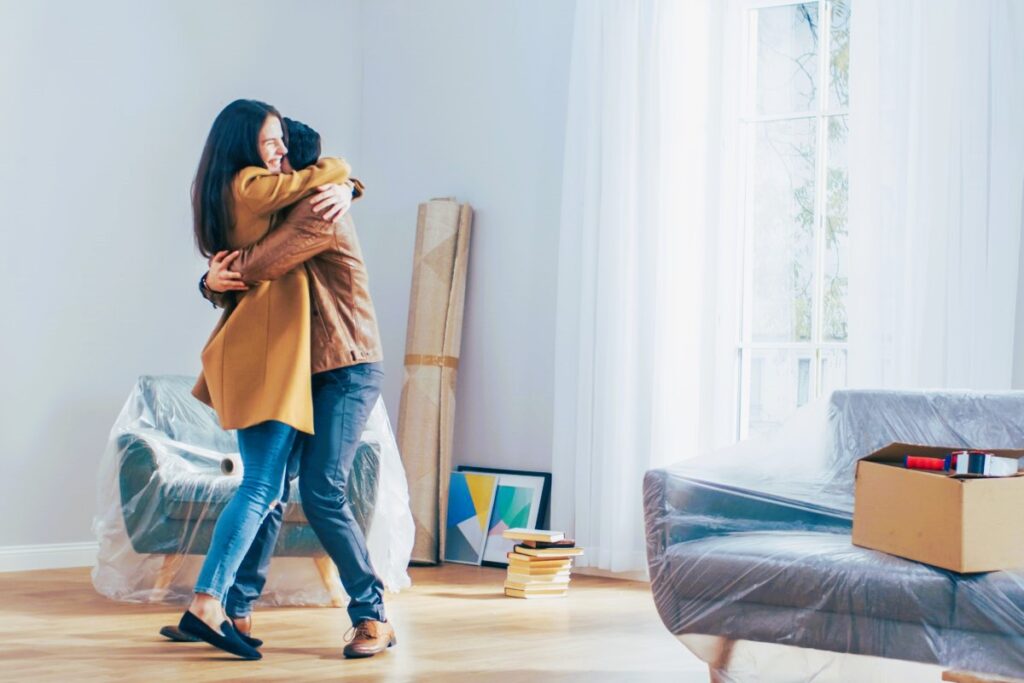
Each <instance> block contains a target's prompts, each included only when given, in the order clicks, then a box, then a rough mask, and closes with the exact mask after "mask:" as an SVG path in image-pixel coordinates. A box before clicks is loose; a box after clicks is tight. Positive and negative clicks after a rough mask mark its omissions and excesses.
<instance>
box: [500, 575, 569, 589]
mask: <svg viewBox="0 0 1024 683" xmlns="http://www.w3.org/2000/svg"><path fill="white" fill-rule="evenodd" d="M569 579H570V576H569V574H548V575H547V576H530V575H527V574H513V573H511V572H510V573H509V575H508V576H506V577H505V585H506V586H507V585H508V584H510V583H517V584H523V585H526V586H559V585H562V586H568V585H569ZM518 587H519V586H516V588H518Z"/></svg>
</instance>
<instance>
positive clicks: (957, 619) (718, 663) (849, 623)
mask: <svg viewBox="0 0 1024 683" xmlns="http://www.w3.org/2000/svg"><path fill="white" fill-rule="evenodd" d="M894 441H901V442H905V443H917V444H925V445H938V446H962V447H978V448H1021V446H1022V445H1024V392H1005V393H998V394H982V393H973V392H955V393H954V392H897V391H885V392H883V391H837V392H835V393H833V394H832V395H831V397H830V398H828V399H823V400H822V401H820V402H818V403H816V404H814V405H811V406H807V407H806V408H804V409H802V410H801V411H799V412H798V413H797V415H796V417H794V418H793V419H792V420H790V421H789V422H788V423H786V424H785V425H783V426H782V427H781V428H780V429H779V430H778V431H777V432H776V433H775V434H774V435H773V436H771V437H770V438H761V439H757V438H755V439H751V440H748V441H745V442H742V443H740V444H737V445H736V446H733V447H730V448H727V449H724V450H722V451H719V452H716V453H712V454H710V455H706V456H700V457H696V458H693V459H690V460H687V461H684V462H681V463H679V464H678V465H676V466H673V467H671V468H667V469H655V470H651V471H649V472H648V473H647V475H646V477H645V479H644V515H645V526H646V534H647V559H648V565H649V569H650V575H651V588H652V591H653V594H654V600H655V603H656V605H657V608H658V611H659V613H660V615H661V618H662V620H663V621H664V623H665V625H666V626H667V627H668V628H669V630H670V631H671V632H672V633H674V634H676V635H677V636H678V637H679V638H680V640H682V642H683V643H684V644H686V645H687V646H688V647H689V648H690V649H691V650H693V651H694V652H695V653H696V654H697V655H698V656H700V657H701V658H702V659H704V661H706V662H708V664H709V667H710V669H711V671H712V675H713V679H715V677H717V680H722V681H741V680H742V681H748V680H756V681H775V680H793V681H802V680H871V678H866V677H865V676H866V674H859V675H854V674H850V673H849V671H852V670H856V667H853V668H851V667H852V666H853V665H852V664H851V661H852V660H855V659H858V658H856V657H852V655H868V656H871V657H884V658H890V660H889V664H891V665H898V663H897V662H892V661H891V660H892V659H896V660H909V661H912V662H922V663H928V664H933V665H941V666H943V667H947V668H957V669H965V670H969V671H975V672H984V673H994V674H1004V675H1015V674H1016V675H1020V674H1021V672H1024V570H1021V571H1001V572H991V573H981V574H957V573H955V572H950V571H946V570H942V569H938V568H935V567H931V566H929V565H925V564H920V563H917V562H912V561H909V560H904V559H901V558H898V557H895V556H892V555H887V554H885V553H881V552H876V551H873V550H868V549H865V548H859V547H855V546H853V545H852V544H851V542H850V531H851V525H852V521H851V520H852V513H853V486H854V476H855V468H856V462H857V460H858V459H859V458H861V457H863V456H865V455H867V454H869V453H871V452H872V451H874V450H876V449H878V448H880V447H882V446H884V445H887V444H889V443H891V442H894ZM997 522H998V523H1005V524H1021V523H1024V520H1016V521H1014V520H997ZM709 636H714V637H716V638H709ZM766 643H771V644H773V645H770V646H769V645H764V644H766ZM785 646H791V647H788V648H787V647H785ZM815 651H816V652H815ZM860 659H861V660H862V661H866V660H867V658H860ZM874 661H875V662H877V661H878V660H874ZM918 666H920V665H918ZM773 667H774V672H773ZM841 671H846V672H847V673H846V674H842V673H839V674H837V672H841ZM826 672H831V675H826ZM836 676H838V678H836Z"/></svg>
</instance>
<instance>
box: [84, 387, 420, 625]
mask: <svg viewBox="0 0 1024 683" xmlns="http://www.w3.org/2000/svg"><path fill="white" fill-rule="evenodd" d="M194 383H195V380H194V378H190V377H177V376H144V377H141V378H139V380H138V382H137V384H136V385H135V388H134V389H133V390H132V392H131V395H130V396H129V397H128V400H127V402H126V403H125V405H124V408H123V409H122V410H121V414H120V415H119V416H118V418H117V422H116V423H115V424H114V427H113V429H112V430H111V432H110V439H109V442H108V444H107V449H106V452H105V454H104V457H103V461H102V463H101V466H100V474H99V486H98V501H97V502H98V508H97V509H98V512H97V515H96V517H95V518H94V520H93V531H94V532H95V534H96V536H97V540H98V541H99V554H98V557H97V562H96V566H95V568H94V569H93V575H92V578H93V585H94V586H95V587H96V590H97V591H98V592H99V593H101V594H103V595H106V596H108V597H110V598H114V599H118V600H128V601H159V600H175V601H177V600H186V599H188V597H189V596H190V595H191V592H192V586H193V582H194V581H195V577H196V575H197V574H198V571H199V566H200V564H201V562H202V559H203V556H204V555H205V554H206V552H207V550H208V548H209V545H210V538H211V536H212V533H213V528H214V525H215V524H216V522H217V518H218V516H219V515H220V512H221V510H222V509H223V508H224V506H225V504H226V503H227V502H228V501H229V500H230V499H231V496H232V495H233V494H234V492H235V489H236V488H237V487H238V484H239V482H240V481H241V476H240V475H241V469H242V468H241V459H240V458H239V455H238V441H237V437H236V434H235V432H226V431H224V430H223V429H221V428H220V425H219V423H218V421H217V416H216V414H215V413H214V412H213V411H212V410H211V409H210V408H209V407H207V406H206V405H204V404H202V403H201V402H199V401H197V400H196V399H195V398H193V397H192V395H191V389H192V386H193V384H194ZM292 483H293V485H292V486H291V487H290V496H291V501H290V502H289V503H288V504H287V505H286V508H285V512H284V515H283V519H282V524H281V532H280V536H279V538H278V542H277V545H276V547H275V551H274V559H273V561H272V564H271V568H270V575H269V578H268V581H267V586H266V588H265V589H264V593H263V597H262V599H261V604H279V605H283V604H287V605H295V604H306V605H309V604H312V605H324V604H333V605H335V606H341V605H344V604H345V603H346V602H347V599H346V597H345V595H344V592H343V589H342V587H341V584H340V581H339V578H338V573H337V568H336V567H335V566H334V563H333V562H331V561H330V558H329V557H327V555H326V553H325V551H324V549H323V547H322V546H321V545H320V542H319V540H318V539H317V537H316V534H315V533H314V532H313V529H312V527H310V525H309V523H308V522H307V520H306V517H305V515H304V513H303V510H302V502H301V497H300V495H299V493H298V486H297V485H295V483H296V482H292ZM347 495H348V500H349V501H350V504H351V506H352V511H353V514H354V516H355V518H356V520H357V523H358V524H359V525H360V527H362V529H363V532H364V534H365V535H366V540H367V546H368V549H369V552H370V557H371V559H372V561H373V565H374V569H375V570H376V571H377V573H378V575H379V576H380V577H381V579H382V580H383V582H384V585H385V586H386V587H387V588H388V590H391V591H397V590H400V589H401V588H405V587H407V586H409V585H410V580H409V576H408V573H407V571H406V569H407V567H408V564H409V557H410V555H411V553H412V544H413V534H414V527H413V521H412V514H411V512H410V510H409V493H408V486H407V483H406V479H405V470H404V468H403V467H402V462H401V459H400V457H399V454H398V447H397V445H396V443H395V439H394V436H393V435H392V432H391V427H390V424H389V422H388V416H387V412H386V410H385V407H384V403H383V401H382V400H378V402H377V405H376V406H375V407H374V409H373V412H372V413H371V415H370V418H369V419H368V421H367V425H366V427H365V429H364V432H363V435H362V441H361V443H360V445H359V447H358V450H357V451H356V456H355V460H354V463H353V466H352V473H351V474H350V476H349V482H348V491H347Z"/></svg>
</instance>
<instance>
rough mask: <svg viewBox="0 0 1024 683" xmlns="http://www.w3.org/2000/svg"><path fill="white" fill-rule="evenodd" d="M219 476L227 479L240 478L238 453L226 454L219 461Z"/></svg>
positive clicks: (240, 464)
mask: <svg viewBox="0 0 1024 683" xmlns="http://www.w3.org/2000/svg"><path fill="white" fill-rule="evenodd" d="M220 471H221V474H225V475H227V476H229V477H240V476H242V456H241V454H239V453H228V454H227V455H225V456H224V457H223V458H221V460H220Z"/></svg>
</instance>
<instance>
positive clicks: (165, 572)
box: [149, 555, 185, 602]
mask: <svg viewBox="0 0 1024 683" xmlns="http://www.w3.org/2000/svg"><path fill="white" fill-rule="evenodd" d="M184 561H185V556H184V555H164V561H163V564H161V565H160V571H159V572H157V575H156V583H154V584H153V590H152V592H150V594H149V601H150V602H163V600H164V598H166V597H167V593H168V589H169V588H170V586H171V582H172V581H173V580H174V577H175V575H176V574H177V573H178V570H179V569H181V564H182V562H184Z"/></svg>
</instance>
